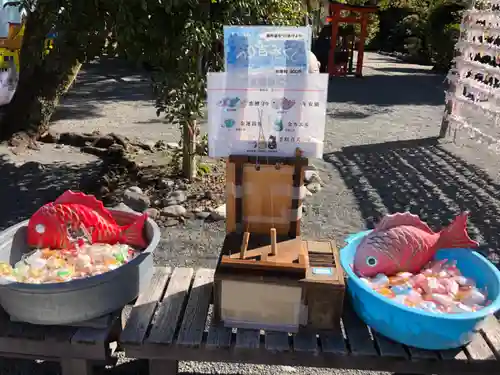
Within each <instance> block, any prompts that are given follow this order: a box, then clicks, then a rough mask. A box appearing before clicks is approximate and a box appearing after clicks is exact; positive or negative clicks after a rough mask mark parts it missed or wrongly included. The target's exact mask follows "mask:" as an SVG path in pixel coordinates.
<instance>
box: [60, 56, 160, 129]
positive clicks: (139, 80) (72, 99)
mask: <svg viewBox="0 0 500 375" xmlns="http://www.w3.org/2000/svg"><path fill="white" fill-rule="evenodd" d="M138 100H146V101H149V100H153V92H152V89H151V82H150V80H149V76H148V74H147V72H145V71H144V70H142V69H139V68H137V67H136V66H135V65H133V64H131V63H129V62H127V61H125V60H122V59H117V58H101V59H100V60H97V61H95V62H92V63H88V64H85V65H84V66H83V67H82V70H81V71H80V73H79V74H78V77H77V79H76V81H75V83H74V84H73V87H72V88H71V89H70V91H69V92H68V93H67V94H66V95H65V96H64V98H63V100H62V101H61V105H60V106H59V108H58V109H57V111H56V113H55V114H54V115H53V116H52V122H55V121H59V120H64V119H84V118H92V117H101V114H100V113H99V107H98V103H102V102H103V101H104V102H106V101H111V102H123V101H125V102H127V101H130V102H132V101H138Z"/></svg>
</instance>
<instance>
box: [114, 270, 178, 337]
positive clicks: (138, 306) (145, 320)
mask: <svg viewBox="0 0 500 375" xmlns="http://www.w3.org/2000/svg"><path fill="white" fill-rule="evenodd" d="M170 273H171V268H170V267H156V268H155V270H154V274H153V277H152V278H151V283H150V285H149V287H148V288H147V289H146V290H145V291H144V293H142V294H141V295H140V296H139V297H138V298H137V301H136V303H135V305H134V308H133V309H132V311H131V312H130V316H129V318H128V320H127V323H126V325H125V329H124V330H123V332H122V334H121V336H120V342H121V343H122V344H124V345H141V344H142V341H143V339H144V336H145V335H146V332H147V330H148V327H149V323H150V322H151V319H152V318H153V314H154V312H155V310H156V306H157V305H158V302H159V301H160V299H161V297H162V295H163V291H164V290H165V287H166V284H167V282H168V277H169V276H170Z"/></svg>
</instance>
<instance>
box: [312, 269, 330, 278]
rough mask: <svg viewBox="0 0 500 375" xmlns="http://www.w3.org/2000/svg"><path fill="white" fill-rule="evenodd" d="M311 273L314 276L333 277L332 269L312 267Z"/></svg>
mask: <svg viewBox="0 0 500 375" xmlns="http://www.w3.org/2000/svg"><path fill="white" fill-rule="evenodd" d="M312 273H313V274H314V275H326V276H332V275H333V269H332V268H328V267H314V268H313V269H312Z"/></svg>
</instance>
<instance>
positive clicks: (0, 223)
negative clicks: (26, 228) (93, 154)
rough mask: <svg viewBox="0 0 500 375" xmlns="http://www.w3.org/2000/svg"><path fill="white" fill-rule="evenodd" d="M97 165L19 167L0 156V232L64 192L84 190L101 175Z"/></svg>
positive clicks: (32, 165) (27, 165)
mask: <svg viewBox="0 0 500 375" xmlns="http://www.w3.org/2000/svg"><path fill="white" fill-rule="evenodd" d="M101 168H102V167H101V163H100V162H93V163H88V164H81V165H73V164H60V163H57V164H56V163H54V164H40V163H37V162H27V163H24V164H22V165H20V166H17V165H16V164H13V163H11V162H9V161H7V160H6V156H5V155H0V175H1V176H2V184H1V185H0V196H1V197H2V198H3V201H2V212H1V214H0V230H3V229H5V228H7V227H8V226H11V225H14V224H17V223H18V222H20V221H22V220H25V219H27V218H29V217H30V216H31V215H32V214H33V213H34V212H35V211H36V210H37V209H38V208H39V207H40V206H42V205H44V204H45V203H48V202H51V201H53V200H54V199H55V198H57V197H58V196H59V195H60V194H61V193H63V192H64V191H65V190H68V189H73V190H86V189H87V188H89V187H91V186H92V181H95V179H96V176H97V175H98V174H99V173H100V171H101Z"/></svg>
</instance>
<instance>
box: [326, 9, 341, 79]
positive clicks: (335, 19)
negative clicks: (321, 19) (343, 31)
mask: <svg viewBox="0 0 500 375" xmlns="http://www.w3.org/2000/svg"><path fill="white" fill-rule="evenodd" d="M330 17H331V23H332V39H331V40H330V53H329V55H328V74H329V75H330V77H331V76H333V75H335V50H336V48H337V36H338V31H339V18H340V9H336V7H335V6H334V5H333V4H332V5H330Z"/></svg>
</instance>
